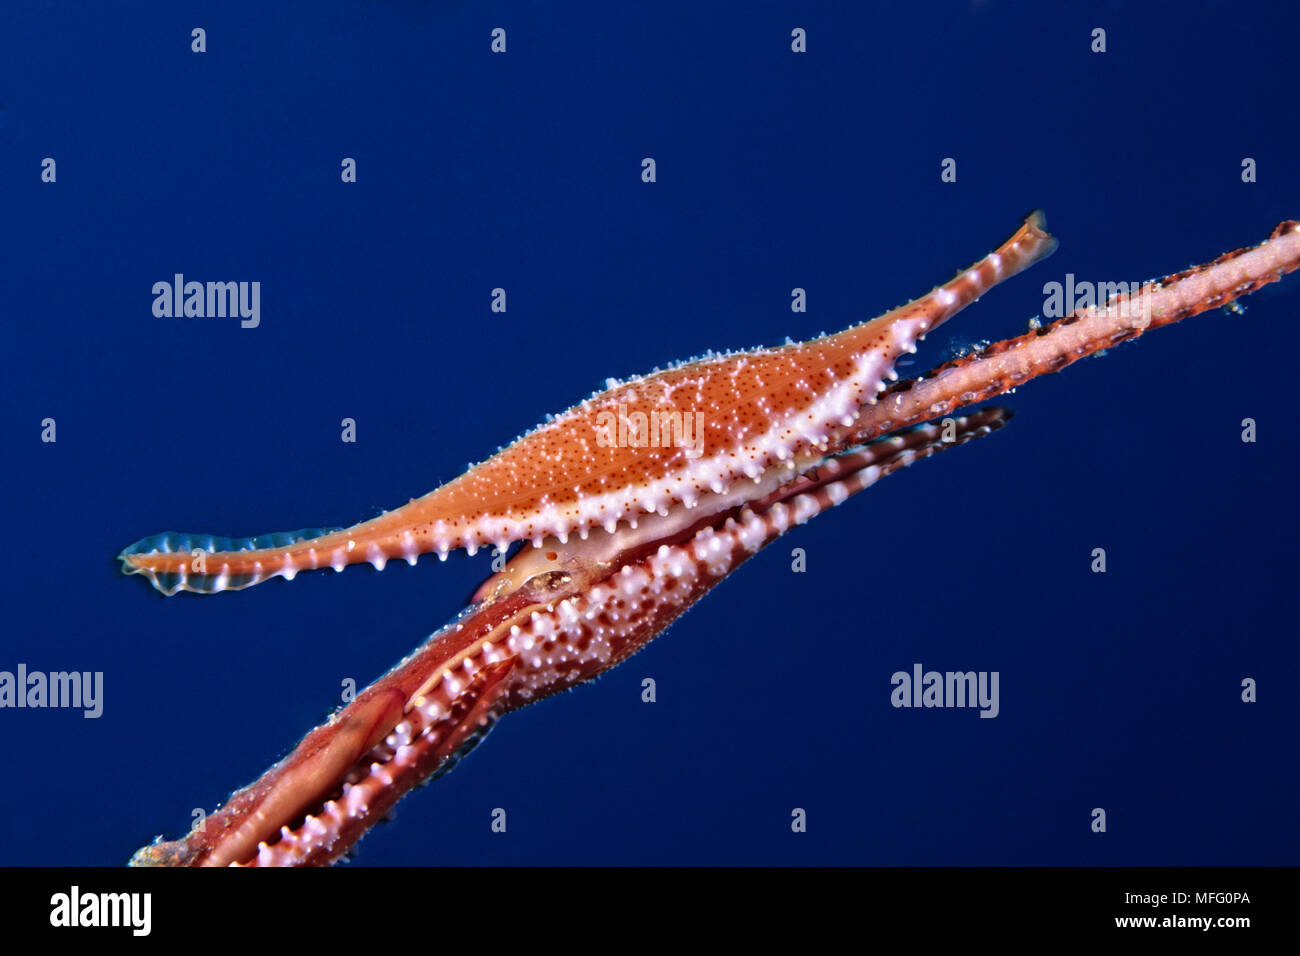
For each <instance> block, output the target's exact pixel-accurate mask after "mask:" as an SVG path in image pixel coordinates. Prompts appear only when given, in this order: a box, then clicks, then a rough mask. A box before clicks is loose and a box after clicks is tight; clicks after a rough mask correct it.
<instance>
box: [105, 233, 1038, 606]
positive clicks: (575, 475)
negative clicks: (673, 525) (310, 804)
mask: <svg viewBox="0 0 1300 956" xmlns="http://www.w3.org/2000/svg"><path fill="white" fill-rule="evenodd" d="M1054 248H1055V240H1054V239H1052V237H1051V236H1049V235H1048V234H1047V233H1046V232H1045V231H1044V224H1043V220H1042V217H1041V214H1038V213H1035V214H1033V215H1031V216H1030V217H1029V218H1028V219H1027V220H1026V221H1025V223H1024V224H1023V225H1022V226H1021V227H1020V229H1018V230H1017V231H1016V233H1015V234H1014V235H1013V236H1011V238H1009V239H1008V240H1007V241H1006V242H1004V243H1003V244H1002V245H1001V246H999V247H998V249H997V250H996V251H995V252H993V253H991V254H990V255H989V256H987V257H985V258H984V259H983V260H981V261H980V262H978V263H976V264H975V265H974V266H972V267H971V268H969V269H967V270H963V271H962V272H961V273H959V274H958V275H957V277H956V278H954V279H953V280H952V281H950V282H948V283H946V284H945V285H942V286H939V287H938V288H936V289H934V290H933V291H932V292H930V293H929V294H927V295H925V296H923V297H921V298H919V299H916V300H914V301H912V302H910V303H908V304H907V305H904V306H901V307H900V308H898V309H895V310H893V311H892V312H888V313H886V314H884V315H882V316H879V317H877V318H875V319H872V320H870V321H868V322H864V323H862V324H860V325H856V326H853V327H851V328H849V329H846V330H845V331H843V332H840V333H837V334H835V335H829V336H824V337H822V338H818V339H813V340H811V341H808V342H803V343H798V344H791V345H786V346H783V347H780V348H774V349H758V350H754V351H748V352H736V353H731V354H728V355H721V356H711V357H706V358H704V359H700V360H698V361H694V362H691V363H689V364H685V365H681V366H678V367H676V368H671V369H667V370H664V371H660V372H656V373H653V374H651V375H649V376H646V377H644V378H640V379H635V380H632V381H628V382H625V383H622V384H614V385H612V387H611V388H610V389H609V390H607V391H605V392H602V393H601V394H599V395H596V396H594V397H592V398H590V399H588V400H586V401H584V402H582V403H580V404H578V405H576V406H575V407H573V408H571V409H570V410H569V411H567V412H565V413H564V414H562V415H560V416H558V417H557V418H555V419H553V420H551V421H550V422H548V423H547V424H545V425H543V426H541V427H539V428H538V429H536V430H535V431H533V432H531V433H529V434H527V435H525V436H523V437H522V438H520V439H518V440H517V441H516V442H514V444H512V445H510V446H509V447H508V448H506V449H504V450H502V451H501V452H499V453H498V454H496V455H495V456H493V457H492V458H490V459H488V460H487V461H485V462H483V463H482V464H480V465H478V466H476V467H475V468H472V469H471V470H469V471H468V472H466V473H465V474H464V475H462V476H460V477H459V478H456V479H455V480H453V481H451V482H449V483H448V484H446V485H443V486H442V487H440V488H438V489H436V490H435V491H432V492H430V493H429V494H427V495H425V496H423V497H421V498H417V499H414V500H413V501H411V502H410V503H409V504H407V505H404V506H402V507H400V508H397V509H395V510H393V511H390V512H387V513H385V514H383V515H381V516H379V517H378V518H375V519H373V520H371V521H367V522H364V523H362V524H359V525H356V526H354V527H351V528H347V529H344V530H341V531H332V532H329V533H325V534H320V535H314V536H309V537H303V538H301V539H299V540H292V541H287V542H285V543H282V544H278V545H276V546H261V545H260V544H259V543H257V542H252V539H250V543H247V544H245V545H244V546H243V547H242V548H239V549H235V548H233V547H230V546H228V545H216V546H206V547H205V546H204V545H202V544H199V545H198V546H197V547H192V546H191V543H190V539H189V538H188V537H187V538H185V539H184V542H183V543H181V544H180V545H179V546H177V547H159V545H158V542H159V539H166V538H167V537H168V536H166V535H164V536H155V537H154V538H149V539H144V541H142V542H139V543H138V544H137V545H134V546H132V547H131V548H128V549H127V550H126V551H124V552H123V553H122V555H121V556H120V557H121V560H122V562H123V568H124V570H125V571H126V572H127V573H139V574H143V575H145V576H147V577H148V578H149V579H150V580H151V582H152V583H153V584H154V586H155V587H157V588H158V589H159V590H161V591H163V592H164V593H168V594H171V593H175V592H176V591H180V590H187V591H195V592H199V593H212V592H216V591H224V590H238V589H239V588H242V587H247V586H249V585H252V584H256V583H258V582H259V581H262V580H266V579H267V578H270V577H275V576H283V577H289V578H291V577H293V576H294V575H295V574H297V572H298V571H302V570H312V569H316V568H324V567H333V568H335V569H336V570H341V569H342V568H343V567H344V566H346V565H349V564H355V563H358V562H363V561H368V562H370V563H371V564H373V565H375V566H376V567H383V566H384V564H385V563H386V562H387V561H389V560H392V559H394V558H403V559H405V560H407V561H408V562H409V563H412V564H414V563H415V561H416V559H417V557H418V556H419V555H421V554H428V553H437V554H439V555H440V556H444V557H445V556H446V554H447V552H449V551H451V550H454V549H456V548H466V549H467V550H469V551H470V552H471V553H472V552H473V551H475V550H477V549H478V548H480V547H485V546H496V547H498V548H502V549H504V548H505V547H507V546H508V545H509V544H510V543H511V542H514V541H519V540H533V541H538V540H540V539H542V538H544V537H548V536H555V537H557V538H558V539H559V540H560V541H565V540H567V538H568V537H569V536H570V535H575V534H576V535H579V536H582V537H586V535H587V534H588V533H589V532H591V531H592V530H593V529H603V530H606V531H613V530H614V529H615V528H616V527H618V526H619V525H620V524H631V523H635V522H636V521H637V520H638V518H640V517H642V516H644V515H646V514H651V513H658V514H661V515H662V514H665V513H666V512H667V511H668V510H669V509H672V508H675V507H677V506H679V505H682V506H685V507H686V508H688V509H689V508H694V507H696V506H697V504H698V503H699V502H700V500H701V499H702V498H706V497H709V496H713V499H714V500H716V498H717V496H719V495H723V494H724V493H728V492H731V490H732V486H733V485H735V484H736V483H738V482H743V481H746V480H748V481H750V482H758V481H759V480H760V476H763V475H765V474H767V473H769V472H770V471H771V470H772V469H773V468H778V467H779V468H782V469H785V470H786V471H788V472H789V474H790V475H793V474H795V473H796V472H797V470H801V469H802V468H804V467H806V466H807V465H809V464H810V463H813V462H815V461H817V460H818V459H819V458H821V457H822V456H823V455H824V454H825V453H826V449H827V448H828V445H829V443H830V442H832V441H833V440H834V438H835V437H836V436H837V435H842V434H847V433H849V432H851V430H852V429H853V427H854V425H855V422H856V421H857V419H858V417H859V415H860V413H861V410H862V409H863V408H865V407H867V406H869V405H871V404H872V403H874V402H875V400H876V396H877V395H878V394H879V393H880V392H881V391H882V390H883V389H884V388H885V386H886V384H887V382H888V381H890V380H892V379H895V378H896V377H897V375H896V374H895V372H894V363H895V362H896V360H897V359H898V358H899V357H900V356H901V355H903V354H904V353H908V352H914V351H915V350H916V342H917V341H918V340H919V339H921V338H923V337H924V336H925V334H926V333H927V332H929V331H931V330H932V329H934V328H935V327H937V326H938V325H940V324H941V323H943V322H945V321H946V320H947V319H949V318H950V317H951V316H952V315H954V314H955V313H957V312H958V311H960V310H961V309H962V308H964V307H965V306H966V305H967V304H969V303H971V302H973V301H975V300H976V299H978V298H979V297H980V296H981V295H982V294H984V293H985V292H986V291H988V289H990V288H991V287H993V286H994V285H996V284H997V283H998V282H1000V281H1002V280H1003V279H1006V278H1009V277H1010V276H1013V275H1015V274H1016V273H1017V272H1019V271H1021V270H1022V269H1024V268H1026V267H1027V266H1029V265H1031V264H1032V263H1034V262H1036V261H1038V260H1039V259H1041V258H1043V257H1044V256H1046V255H1048V254H1050V253H1051V251H1052V250H1053V249H1054ZM769 490H770V487H767V486H765V487H763V488H762V489H761V490H760V489H755V493H757V494H761V493H766V492H767V491H769ZM734 493H736V494H740V493H742V492H734ZM730 504H731V502H730V501H728V502H727V506H730ZM176 538H177V539H178V540H179V539H180V536H176ZM167 543H168V544H170V542H167ZM223 548H227V549H225V550H223ZM196 559H197V560H196Z"/></svg>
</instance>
